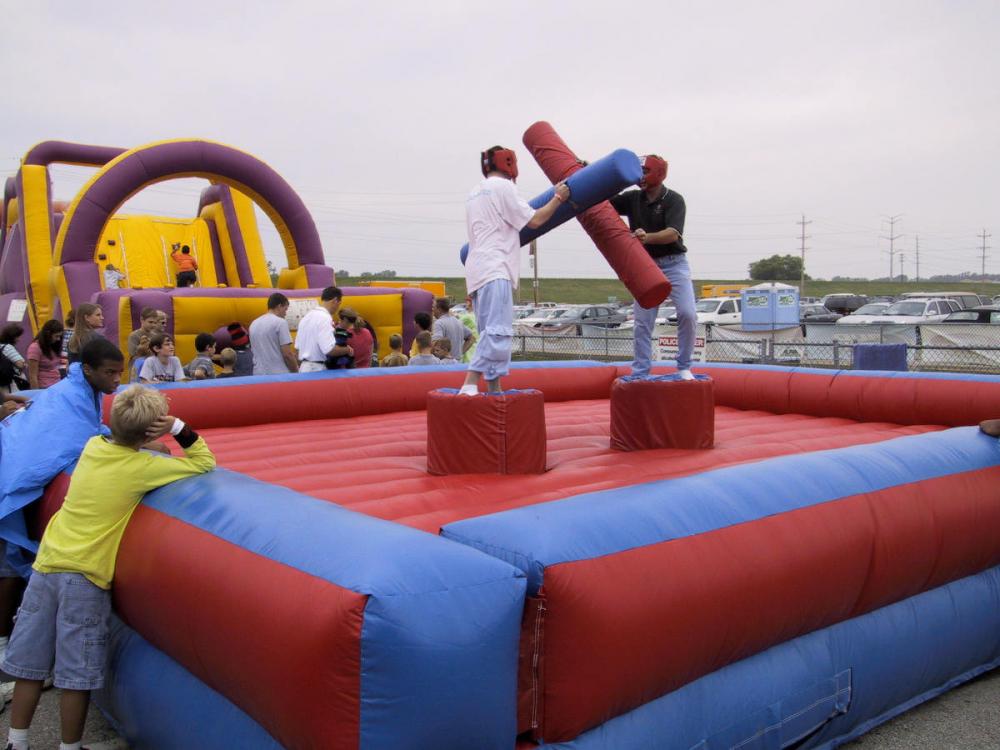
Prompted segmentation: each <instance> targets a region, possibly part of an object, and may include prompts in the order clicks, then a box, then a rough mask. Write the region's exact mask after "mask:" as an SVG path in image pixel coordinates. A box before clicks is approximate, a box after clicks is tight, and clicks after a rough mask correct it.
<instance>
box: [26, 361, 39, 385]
mask: <svg viewBox="0 0 1000 750" xmlns="http://www.w3.org/2000/svg"><path fill="white" fill-rule="evenodd" d="M28 383H30V384H31V387H32V388H40V387H41V386H39V385H38V360H37V359H29V360H28Z"/></svg>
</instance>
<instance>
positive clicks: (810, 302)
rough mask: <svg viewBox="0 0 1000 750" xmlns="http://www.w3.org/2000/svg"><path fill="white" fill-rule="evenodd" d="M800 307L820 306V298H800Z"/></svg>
mask: <svg viewBox="0 0 1000 750" xmlns="http://www.w3.org/2000/svg"><path fill="white" fill-rule="evenodd" d="M799 304H800V305H820V304H822V303H821V302H820V299H819V297H799Z"/></svg>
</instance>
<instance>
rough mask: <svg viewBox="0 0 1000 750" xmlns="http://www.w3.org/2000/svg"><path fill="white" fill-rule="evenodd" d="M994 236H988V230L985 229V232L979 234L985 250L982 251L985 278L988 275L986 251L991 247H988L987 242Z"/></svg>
mask: <svg viewBox="0 0 1000 750" xmlns="http://www.w3.org/2000/svg"><path fill="white" fill-rule="evenodd" d="M992 236H993V235H992V234H986V229H985V228H984V229H983V231H982V232H981V233H980V234H979V238H980V239H981V240H982V241H983V249H982V260H983V270H982V274H983V276H985V275H986V251H987V250H988V249H989V247H990V246H989V245H987V244H986V240H988V239H989V238H990V237H992Z"/></svg>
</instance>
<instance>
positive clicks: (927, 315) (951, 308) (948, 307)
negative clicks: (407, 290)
mask: <svg viewBox="0 0 1000 750" xmlns="http://www.w3.org/2000/svg"><path fill="white" fill-rule="evenodd" d="M958 309H959V307H958V303H957V302H953V301H952V300H950V299H904V300H900V301H899V302H895V303H893V304H891V305H889V307H888V308H887V309H886V311H885V314H884V315H882V317H881V318H880V319H879V321H878V322H879V323H903V324H905V323H939V322H941V321H942V320H944V319H945V318H946V317H948V316H949V315H951V313H953V312H956V311H957V310H958Z"/></svg>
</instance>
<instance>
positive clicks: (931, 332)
mask: <svg viewBox="0 0 1000 750" xmlns="http://www.w3.org/2000/svg"><path fill="white" fill-rule="evenodd" d="M653 344H654V346H653V352H654V357H656V358H659V359H673V358H674V356H675V354H676V351H677V332H676V328H674V327H671V326H660V327H657V329H656V330H655V331H654V341H653ZM855 344H905V345H906V353H907V365H908V366H909V369H910V370H914V371H925V372H968V373H988V374H1000V325H988V324H974V323H969V324H964V323H957V324H951V323H949V324H928V325H889V324H881V325H879V324H870V325H837V324H834V323H809V324H805V325H802V326H797V327H795V328H789V329H783V330H776V331H764V332H759V331H755V332H748V331H742V330H740V329H738V328H731V327H728V326H714V325H705V326H702V325H699V326H698V332H697V335H696V346H695V360H696V361H703V362H733V363H743V364H784V365H792V366H798V365H801V366H803V367H829V368H834V369H850V368H852V367H853V365H854V345H855ZM513 356H514V359H515V360H557V359H592V360H598V361H607V362H622V361H628V360H631V359H632V356H633V344H632V330H631V329H628V330H620V329H613V328H612V329H597V328H589V327H588V328H585V329H584V330H583V334H582V335H576V333H575V332H570V333H561V334H556V335H548V334H539V333H529V332H526V331H523V330H522V331H519V332H518V333H517V335H515V337H514V351H513Z"/></svg>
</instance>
